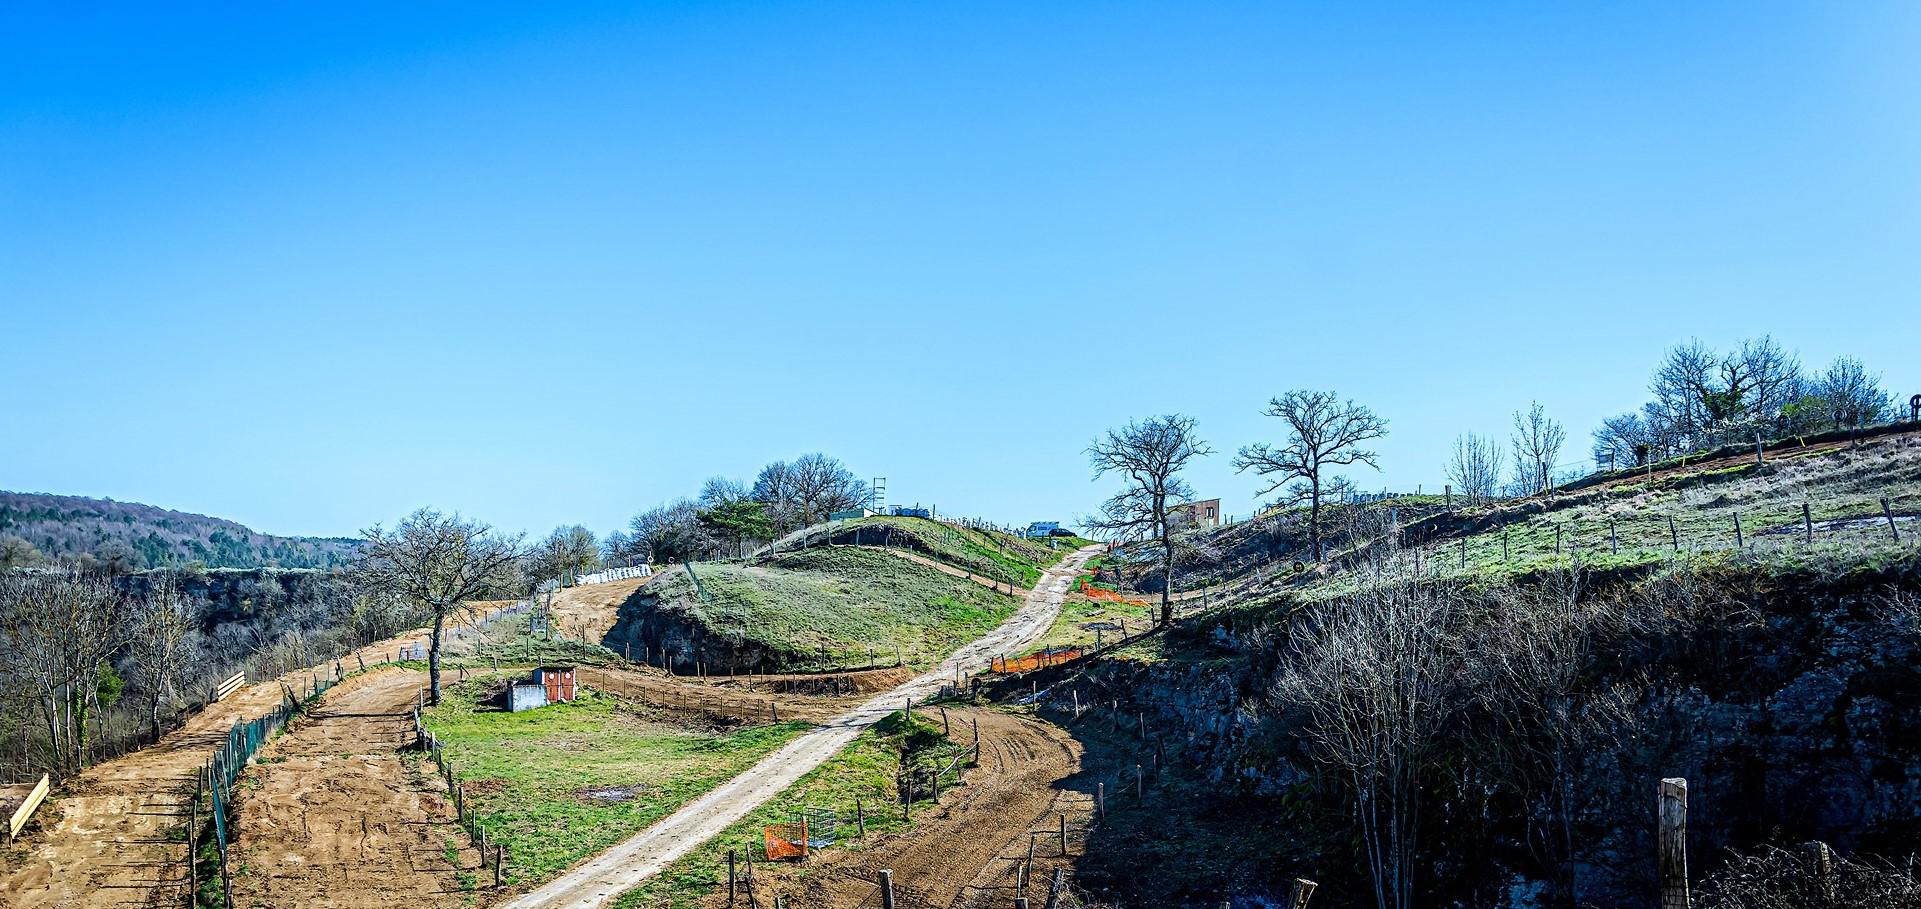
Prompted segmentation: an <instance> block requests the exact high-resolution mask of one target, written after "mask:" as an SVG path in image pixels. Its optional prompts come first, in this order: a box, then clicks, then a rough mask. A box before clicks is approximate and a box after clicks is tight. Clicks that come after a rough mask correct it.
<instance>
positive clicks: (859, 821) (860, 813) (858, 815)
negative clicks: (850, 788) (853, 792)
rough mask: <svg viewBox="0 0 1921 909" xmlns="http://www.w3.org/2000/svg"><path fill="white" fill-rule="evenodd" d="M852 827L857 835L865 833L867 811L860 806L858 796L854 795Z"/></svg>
mask: <svg viewBox="0 0 1921 909" xmlns="http://www.w3.org/2000/svg"><path fill="white" fill-rule="evenodd" d="M854 829H855V830H856V831H858V833H857V834H856V835H858V836H863V837H864V836H866V835H867V812H866V810H865V809H863V808H861V804H860V796H854Z"/></svg>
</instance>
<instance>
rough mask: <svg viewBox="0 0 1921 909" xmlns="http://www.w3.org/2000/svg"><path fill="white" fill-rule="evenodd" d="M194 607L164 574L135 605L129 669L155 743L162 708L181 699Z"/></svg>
mask: <svg viewBox="0 0 1921 909" xmlns="http://www.w3.org/2000/svg"><path fill="white" fill-rule="evenodd" d="M195 624H196V623H195V621H194V614H193V605H192V603H190V602H189V601H188V600H187V598H186V597H185V596H182V595H181V593H180V589H179V588H178V587H176V586H175V585H174V582H173V579H172V578H171V577H168V576H166V575H164V574H162V575H161V576H160V578H159V579H158V580H157V581H156V582H155V583H154V584H153V585H152V586H151V587H149V588H148V590H147V594H146V596H144V597H142V598H140V599H139V600H136V601H135V602H134V604H133V621H132V628H131V631H132V634H131V637H130V640H129V641H128V644H127V668H128V670H129V674H130V675H131V676H132V678H130V679H128V681H130V682H133V683H134V685H135V686H137V687H138V688H139V690H140V691H141V692H142V694H143V695H144V696H145V698H146V704H147V720H148V722H149V723H151V724H152V727H153V737H154V740H155V741H159V740H160V708H161V707H163V706H167V705H170V704H172V703H173V702H174V701H175V700H176V699H178V697H179V686H180V683H181V681H182V680H183V679H184V678H185V676H186V669H187V660H188V658H189V656H190V655H191V654H192V652H193V637H194V628H195Z"/></svg>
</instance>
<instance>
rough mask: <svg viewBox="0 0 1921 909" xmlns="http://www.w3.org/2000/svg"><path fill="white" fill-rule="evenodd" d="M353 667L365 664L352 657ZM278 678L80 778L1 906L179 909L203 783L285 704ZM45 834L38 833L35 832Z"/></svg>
mask: <svg viewBox="0 0 1921 909" xmlns="http://www.w3.org/2000/svg"><path fill="white" fill-rule="evenodd" d="M426 637H427V631H426V629H418V630H416V631H413V632H410V633H408V634H406V635H402V636H400V637H396V638H392V639H389V640H386V641H381V642H379V643H377V644H373V645H370V646H368V647H366V648H363V649H362V651H361V652H362V653H364V654H365V657H366V659H368V660H370V661H374V660H379V659H382V658H383V657H387V656H391V655H392V654H393V652H394V651H395V650H397V649H399V648H401V647H403V646H407V645H410V644H415V643H419V642H422V641H425V640H426ZM346 664H347V666H348V668H349V669H351V668H354V667H355V666H357V661H356V660H354V659H353V658H352V656H351V655H349V657H348V659H347V661H346ZM331 670H332V662H331V661H329V662H328V663H327V664H326V666H324V667H316V668H314V669H313V670H308V671H299V672H293V673H288V674H287V675H286V676H283V677H282V678H284V679H286V680H287V682H288V683H289V684H305V683H306V681H307V679H308V677H309V676H310V675H312V674H316V673H324V672H329V671H331ZM282 696H283V695H282V689H281V687H280V682H279V681H278V680H268V681H265V682H255V683H253V684H250V685H248V686H246V687H244V688H242V689H240V690H239V691H238V692H235V693H234V694H232V695H230V696H228V697H227V699H226V700H224V701H220V702H219V703H216V704H213V705H210V706H209V707H207V709H205V710H203V711H201V712H199V713H197V714H194V715H193V716H192V717H191V718H189V719H188V720H187V722H186V724H185V725H184V726H182V727H181V728H179V729H176V730H174V731H173V732H171V733H169V734H167V735H166V736H165V737H163V738H162V739H161V740H160V741H159V742H158V743H157V744H154V745H152V746H149V747H147V748H143V749H141V750H139V751H136V752H133V753H131V754H127V755H124V756H122V757H119V758H115V759H113V760H110V761H103V762H101V763H99V764H96V765H94V766H93V767H90V768H87V769H86V770H84V771H82V772H80V773H78V774H76V775H74V776H73V777H70V778H69V779H68V780H67V781H66V782H65V783H63V784H62V785H61V787H60V788H59V789H56V790H55V792H54V795H53V797H52V798H49V799H48V800H47V802H46V804H45V805H42V806H41V808H40V810H39V812H38V813H37V814H36V815H35V816H34V823H33V825H31V826H30V827H29V829H28V830H27V831H26V832H24V833H23V834H22V835H21V838H20V841H19V843H17V844H15V845H16V847H17V848H18V850H19V851H18V852H17V853H15V854H14V855H10V856H9V857H8V859H7V864H6V866H5V868H4V869H0V875H4V876H0V907H9V909H14V907H17V909H81V907H86V909H93V907H123V906H148V905H175V904H178V903H179V902H180V901H181V900H182V899H183V897H184V894H185V893H186V888H187V869H186V854H187V847H186V843H185V840H184V839H176V838H175V837H176V836H177V835H178V833H179V832H180V831H182V830H184V828H185V826H186V819H187V813H188V803H189V802H190V801H191V800H192V793H193V778H194V774H195V773H196V772H197V771H198V770H199V768H200V766H201V765H202V764H205V763H206V762H207V760H208V758H210V757H211V756H212V754H213V751H214V749H215V748H216V747H218V746H219V745H220V744H221V743H223V742H224V741H226V738H227V732H228V730H229V729H231V728H232V727H233V724H234V723H235V722H236V721H244V720H249V719H252V718H254V717H258V716H262V715H264V714H266V713H267V712H269V711H271V710H273V708H274V707H276V706H278V705H279V704H280V702H281V698H282ZM36 827H37V828H38V829H37V830H36V829H34V828H36Z"/></svg>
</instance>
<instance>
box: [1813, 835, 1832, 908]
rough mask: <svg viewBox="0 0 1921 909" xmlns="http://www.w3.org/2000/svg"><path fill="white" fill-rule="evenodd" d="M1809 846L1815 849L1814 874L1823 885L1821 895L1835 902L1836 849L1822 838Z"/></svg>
mask: <svg viewBox="0 0 1921 909" xmlns="http://www.w3.org/2000/svg"><path fill="white" fill-rule="evenodd" d="M1808 846H1809V847H1811V848H1812V849H1813V850H1814V875H1815V878H1816V880H1817V882H1818V883H1819V884H1820V885H1821V895H1822V896H1823V897H1824V898H1826V899H1827V901H1828V902H1830V903H1833V902H1835V901H1836V898H1837V894H1836V893H1835V886H1834V851H1833V850H1831V849H1829V848H1828V844H1826V843H1823V842H1821V841H1820V840H1815V841H1814V842H1812V843H1809V844H1808Z"/></svg>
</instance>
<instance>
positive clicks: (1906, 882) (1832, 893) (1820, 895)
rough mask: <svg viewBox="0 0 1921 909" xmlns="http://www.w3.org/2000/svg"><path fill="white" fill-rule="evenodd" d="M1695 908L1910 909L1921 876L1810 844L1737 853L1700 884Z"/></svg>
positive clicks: (1918, 902) (1918, 903) (1917, 902)
mask: <svg viewBox="0 0 1921 909" xmlns="http://www.w3.org/2000/svg"><path fill="white" fill-rule="evenodd" d="M1695 905H1696V906H1698V907H1700V909H1914V907H1921V881H1918V880H1916V878H1915V875H1914V873H1913V872H1912V871H1910V870H1906V869H1903V868H1897V867H1895V865H1893V864H1892V863H1889V862H1885V861H1881V860H1878V859H1865V858H1849V857H1846V856H1842V855H1840V854H1837V853H1834V852H1832V851H1828V850H1825V849H1823V848H1821V847H1820V846H1819V845H1818V844H1809V845H1808V846H1805V847H1802V848H1798V849H1783V848H1780V847H1778V846H1768V847H1765V848H1763V849H1761V850H1760V851H1757V852H1751V853H1736V854H1733V855H1730V856H1729V857H1728V861H1727V863H1726V864H1725V865H1723V866H1721V868H1720V869H1719V870H1717V871H1716V872H1715V873H1714V874H1712V875H1710V876H1709V877H1708V879H1707V880H1706V881H1705V882H1704V883H1703V884H1702V886H1701V891H1700V894H1699V896H1698V897H1697V898H1696V900H1695Z"/></svg>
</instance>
